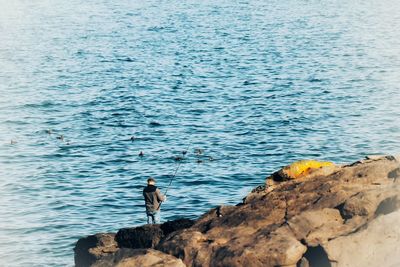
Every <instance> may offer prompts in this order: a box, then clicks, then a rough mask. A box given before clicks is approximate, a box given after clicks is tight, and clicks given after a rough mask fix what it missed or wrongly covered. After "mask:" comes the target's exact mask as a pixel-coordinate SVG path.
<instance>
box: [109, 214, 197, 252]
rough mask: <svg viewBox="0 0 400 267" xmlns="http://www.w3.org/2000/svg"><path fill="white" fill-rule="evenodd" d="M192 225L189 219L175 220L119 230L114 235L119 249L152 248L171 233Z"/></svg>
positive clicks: (192, 222)
mask: <svg viewBox="0 0 400 267" xmlns="http://www.w3.org/2000/svg"><path fill="white" fill-rule="evenodd" d="M193 224H194V221H193V220H190V219H177V220H174V221H168V222H165V223H163V224H161V225H160V224H147V225H143V226H139V227H133V228H123V229H120V230H119V231H118V233H117V235H116V237H115V238H116V240H117V243H118V245H119V247H124V248H154V247H155V246H157V244H158V243H159V242H160V241H161V240H162V239H163V238H164V237H166V236H167V235H169V234H170V233H172V232H175V231H178V230H181V229H185V228H189V227H191V226H192V225H193Z"/></svg>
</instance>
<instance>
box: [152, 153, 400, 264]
mask: <svg viewBox="0 0 400 267" xmlns="http://www.w3.org/2000/svg"><path fill="white" fill-rule="evenodd" d="M398 168H400V164H399V162H398V161H397V160H395V159H394V158H393V157H379V158H373V159H366V160H362V161H359V162H356V163H354V164H351V165H347V166H335V168H334V169H330V170H329V171H327V172H325V171H323V172H318V171H319V170H320V169H318V170H317V171H316V172H312V173H308V174H306V175H303V176H301V177H299V178H296V179H289V180H287V181H285V180H283V181H282V182H280V183H276V184H275V185H274V186H273V188H269V189H268V187H264V189H263V188H258V189H257V190H255V191H254V192H253V193H251V194H250V195H249V196H247V197H246V199H245V201H244V202H243V203H242V204H241V205H238V206H236V207H224V210H223V217H218V216H217V210H216V209H212V210H210V211H209V212H207V213H206V214H204V215H203V216H202V217H201V218H199V219H198V220H197V221H196V223H195V224H194V225H193V226H192V227H190V228H188V229H185V230H184V231H180V232H175V233H173V234H171V235H170V236H169V237H168V238H166V239H165V240H164V241H163V242H161V243H160V244H159V245H158V246H157V249H159V250H162V251H163V252H165V253H168V254H171V255H174V256H176V257H179V258H181V259H182V260H183V262H184V263H185V264H186V265H187V266H246V265H248V266H296V265H297V266H311V267H313V266H314V267H315V266H332V265H333V264H339V263H340V256H336V255H340V253H339V252H336V251H334V252H331V250H332V248H330V249H328V248H326V247H325V246H326V245H327V244H329V243H330V242H333V241H332V240H335V239H338V238H341V237H346V236H351V235H353V234H354V233H356V232H357V231H360V230H362V229H363V228H364V227H365V226H366V225H368V224H369V223H370V222H371V221H373V220H375V219H376V218H377V216H386V215H384V214H391V212H393V211H395V210H397V209H398V208H399V207H400V205H399V202H398V199H399V198H398V196H399V192H400V185H399V184H398V183H397V181H396V179H394V178H391V177H392V176H393V175H392V176H391V175H390V173H393V171H395V170H397V169H398ZM322 169H324V168H322ZM389 227H392V226H390V225H389ZM349 242H350V241H349ZM332 246H333V245H332ZM337 249H338V250H340V249H341V250H347V247H346V245H344V244H343V245H342V247H341V248H337ZM332 251H333V250H332ZM354 251H356V248H354V249H353V253H354ZM349 252H350V251H349ZM331 255H332V256H331ZM393 255H396V254H393ZM335 261H337V262H335ZM338 266H344V265H338ZM347 266H350V265H347ZM360 266H361V265H360ZM364 266H367V265H364Z"/></svg>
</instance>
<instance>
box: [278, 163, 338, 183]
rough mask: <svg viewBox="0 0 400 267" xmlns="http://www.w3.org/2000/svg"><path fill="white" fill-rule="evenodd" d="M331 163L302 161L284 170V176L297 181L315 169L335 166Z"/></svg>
mask: <svg viewBox="0 0 400 267" xmlns="http://www.w3.org/2000/svg"><path fill="white" fill-rule="evenodd" d="M334 165H335V164H333V163H332V162H329V161H317V160H300V161H297V162H294V163H292V164H290V165H288V166H286V167H284V168H283V169H282V172H283V174H284V175H285V176H286V177H287V178H289V179H296V178H299V177H302V176H304V175H307V174H309V173H310V172H312V171H313V170H314V169H319V168H322V167H328V166H334Z"/></svg>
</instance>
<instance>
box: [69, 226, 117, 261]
mask: <svg viewBox="0 0 400 267" xmlns="http://www.w3.org/2000/svg"><path fill="white" fill-rule="evenodd" d="M114 238H115V234H112V233H105V234H95V235H90V236H87V237H84V238H81V239H79V240H78V242H77V243H76V245H75V248H74V252H75V266H77V267H86V266H90V265H91V264H93V263H94V262H95V261H97V260H99V259H100V258H102V257H104V256H107V255H110V254H112V253H114V252H116V251H117V250H118V247H117V243H116V242H115V240H114Z"/></svg>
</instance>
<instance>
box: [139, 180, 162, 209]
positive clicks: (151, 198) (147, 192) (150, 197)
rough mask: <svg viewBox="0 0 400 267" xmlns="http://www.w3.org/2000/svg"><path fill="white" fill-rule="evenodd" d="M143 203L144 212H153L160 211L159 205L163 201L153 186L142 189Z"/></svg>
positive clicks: (158, 190) (159, 192)
mask: <svg viewBox="0 0 400 267" xmlns="http://www.w3.org/2000/svg"><path fill="white" fill-rule="evenodd" d="M143 196H144V201H145V203H146V212H154V211H157V210H159V209H160V204H161V202H162V201H164V200H165V196H164V195H163V194H161V191H160V189H158V188H157V186H155V185H148V186H146V187H145V188H144V189H143Z"/></svg>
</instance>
